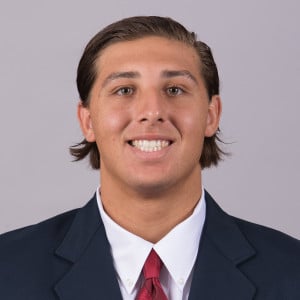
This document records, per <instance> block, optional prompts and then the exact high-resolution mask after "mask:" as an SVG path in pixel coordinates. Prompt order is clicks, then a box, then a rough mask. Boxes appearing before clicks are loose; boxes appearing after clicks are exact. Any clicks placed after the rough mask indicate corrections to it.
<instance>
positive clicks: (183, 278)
mask: <svg viewBox="0 0 300 300" xmlns="http://www.w3.org/2000/svg"><path fill="white" fill-rule="evenodd" d="M96 194H97V203H98V207H99V210H100V215H101V218H102V221H103V224H104V227H105V231H106V235H107V238H108V241H109V243H110V246H111V253H112V257H113V263H114V267H115V270H116V273H117V278H118V282H119V285H120V289H121V294H122V296H123V299H124V300H134V299H135V297H136V295H137V292H138V291H139V289H140V287H141V286H142V283H143V276H142V273H141V271H142V268H143V265H144V263H145V261H146V259H147V257H148V255H149V253H150V251H151V249H152V248H153V249H154V250H155V251H156V253H157V254H158V255H159V257H160V258H161V260H162V262H163V264H164V266H163V268H162V270H161V273H160V282H161V285H162V287H163V290H164V292H165V294H166V295H167V297H168V299H169V300H187V299H188V296H189V292H190V287H191V282H192V275H193V266H194V263H195V260H196V256H197V253H198V247H199V241H200V237H201V233H202V229H203V224H204V221H205V214H206V204H205V199H204V190H203V188H202V196H201V199H200V201H199V202H198V204H197V206H196V207H195V209H194V211H193V214H192V215H191V216H189V217H188V218H187V219H185V220H184V221H183V222H181V223H180V224H178V225H177V226H175V227H174V228H173V229H172V230H171V231H170V232H169V233H168V234H167V235H165V236H164V237H163V238H162V239H161V240H160V241H158V242H157V243H156V244H152V243H150V242H148V241H146V240H144V239H142V238H141V237H139V236H136V235H134V234H132V233H131V232H129V231H127V230H125V229H124V228H123V227H121V226H120V225H118V224H117V223H116V222H114V221H113V220H112V219H111V218H110V217H109V216H108V215H107V214H106V212H105V211H104V209H103V206H102V202H101V197H100V188H98V189H97V193H96Z"/></svg>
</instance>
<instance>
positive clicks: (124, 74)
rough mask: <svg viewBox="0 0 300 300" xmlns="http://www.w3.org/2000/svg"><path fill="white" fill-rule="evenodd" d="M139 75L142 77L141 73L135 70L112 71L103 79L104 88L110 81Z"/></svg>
mask: <svg viewBox="0 0 300 300" xmlns="http://www.w3.org/2000/svg"><path fill="white" fill-rule="evenodd" d="M138 77H141V75H140V73H138V72H134V71H129V72H115V73H111V74H110V75H108V76H107V77H106V78H105V80H104V81H103V84H102V88H103V87H105V86H106V85H107V84H108V83H109V82H111V81H113V80H116V79H119V78H138Z"/></svg>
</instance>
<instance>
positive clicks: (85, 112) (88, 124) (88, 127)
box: [77, 101, 95, 143]
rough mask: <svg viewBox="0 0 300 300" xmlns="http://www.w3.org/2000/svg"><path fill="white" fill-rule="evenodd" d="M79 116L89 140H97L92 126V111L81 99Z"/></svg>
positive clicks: (78, 109)
mask: <svg viewBox="0 0 300 300" xmlns="http://www.w3.org/2000/svg"><path fill="white" fill-rule="evenodd" d="M77 118H78V121H79V124H80V128H81V131H82V133H83V135H84V137H85V139H86V140H87V141H88V142H91V143H92V142H95V134H94V130H93V126H92V120H91V113H90V109H89V108H88V107H85V106H83V104H82V102H81V101H80V102H79V103H78V106H77Z"/></svg>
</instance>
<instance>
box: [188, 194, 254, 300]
mask: <svg viewBox="0 0 300 300" xmlns="http://www.w3.org/2000/svg"><path fill="white" fill-rule="evenodd" d="M205 200H206V205H207V206H206V207H207V210H206V221H205V224H204V228H203V233H202V238H201V241H200V246H199V251H198V256H197V260H196V263H195V267H194V274H193V281H192V286H191V291H190V297H189V299H192V300H196V299H199V297H200V296H201V297H202V298H203V299H243V300H250V299H253V297H254V294H255V290H256V289H255V287H254V285H253V284H252V283H251V282H250V281H249V280H248V279H247V278H246V277H245V276H244V274H243V273H242V272H241V271H240V270H239V265H241V264H242V263H245V262H246V260H249V259H250V258H251V257H253V256H254V255H255V250H254V249H253V248H252V246H251V245H250V244H249V243H248V241H247V240H246V238H245V237H244V235H243V234H242V232H241V231H240V229H239V227H238V226H237V225H236V223H235V222H234V219H233V218H232V217H230V216H228V215H227V214H226V213H225V212H223V211H222V210H221V208H220V207H219V206H218V205H217V204H216V202H215V201H214V200H213V199H212V197H211V196H210V195H209V194H208V193H207V192H206V193H205Z"/></svg>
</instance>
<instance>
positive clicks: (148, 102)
mask: <svg viewBox="0 0 300 300" xmlns="http://www.w3.org/2000/svg"><path fill="white" fill-rule="evenodd" d="M166 115H167V111H166V103H165V102H164V99H163V97H161V96H160V95H159V93H155V92H151V93H150V92H148V93H145V94H144V95H140V97H139V99H138V112H137V117H138V121H139V122H143V123H149V124H154V123H156V122H164V121H165V120H166Z"/></svg>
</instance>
